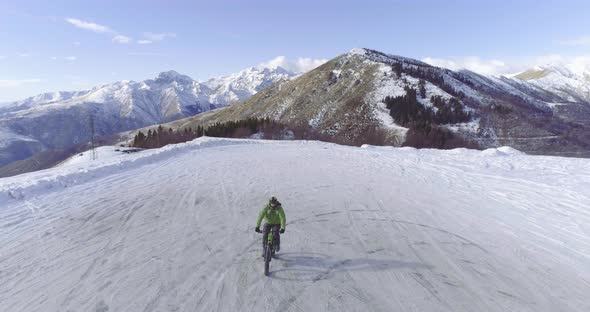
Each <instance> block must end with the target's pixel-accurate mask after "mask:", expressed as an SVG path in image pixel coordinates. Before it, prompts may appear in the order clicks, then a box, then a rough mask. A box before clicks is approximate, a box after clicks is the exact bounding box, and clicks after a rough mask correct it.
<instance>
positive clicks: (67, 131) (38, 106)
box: [0, 67, 294, 167]
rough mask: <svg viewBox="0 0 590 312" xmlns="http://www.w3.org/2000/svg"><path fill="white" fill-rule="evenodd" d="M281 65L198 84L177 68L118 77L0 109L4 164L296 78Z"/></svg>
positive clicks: (235, 98) (216, 105) (218, 104)
mask: <svg viewBox="0 0 590 312" xmlns="http://www.w3.org/2000/svg"><path fill="white" fill-rule="evenodd" d="M293 75H294V74H293V73H290V72H288V71H286V70H284V69H282V68H280V67H278V68H273V69H267V68H261V69H259V68H249V69H246V70H244V71H241V72H239V73H237V74H233V75H230V76H227V77H220V78H213V79H210V80H208V81H206V82H198V81H195V80H193V79H192V78H190V77H188V76H186V75H182V74H179V73H177V72H175V71H168V72H162V73H160V74H159V75H158V76H157V77H156V78H154V79H148V80H144V81H140V82H134V81H127V80H124V81H120V82H116V83H112V84H105V85H101V86H97V87H95V88H93V89H91V90H87V91H79V92H55V93H45V94H41V95H38V96H35V97H31V98H28V99H26V100H23V101H18V102H14V103H11V104H7V105H3V106H2V107H0V132H2V133H3V134H2V136H0V167H1V166H3V165H6V164H8V163H10V162H12V161H15V160H20V159H23V158H27V157H29V156H31V155H33V154H35V153H37V152H40V151H42V150H45V149H67V148H69V147H71V146H72V145H74V144H78V143H82V142H86V141H88V139H89V137H90V126H89V117H90V116H91V115H92V116H94V118H95V127H96V134H97V135H99V136H105V135H112V134H115V133H118V132H121V131H127V130H131V129H137V128H140V127H144V126H149V125H154V124H159V123H165V122H169V121H172V120H176V119H179V118H183V117H187V116H192V115H195V114H198V113H200V112H204V111H208V110H210V109H213V108H219V107H223V106H227V105H229V104H230V103H233V102H235V101H241V100H245V99H247V98H248V97H250V96H252V95H253V94H255V93H256V92H257V91H259V90H261V89H262V88H264V87H266V86H268V85H270V84H272V83H273V82H276V81H279V80H282V79H288V78H289V77H291V76H293Z"/></svg>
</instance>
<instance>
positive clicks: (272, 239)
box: [262, 226, 279, 276]
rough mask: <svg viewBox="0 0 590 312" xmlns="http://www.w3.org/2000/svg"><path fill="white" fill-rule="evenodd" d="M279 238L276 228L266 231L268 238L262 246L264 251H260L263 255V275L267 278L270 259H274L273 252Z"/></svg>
mask: <svg viewBox="0 0 590 312" xmlns="http://www.w3.org/2000/svg"><path fill="white" fill-rule="evenodd" d="M278 236H279V230H278V227H276V226H274V227H272V228H271V229H270V230H269V231H268V237H267V240H266V244H264V247H263V248H264V249H263V250H262V254H263V255H264V275H265V276H269V274H270V273H269V270H270V261H271V259H272V258H274V257H275V252H276V249H277V244H278V240H277V239H276V238H277V237H278Z"/></svg>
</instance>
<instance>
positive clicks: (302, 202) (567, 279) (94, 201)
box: [0, 138, 590, 312]
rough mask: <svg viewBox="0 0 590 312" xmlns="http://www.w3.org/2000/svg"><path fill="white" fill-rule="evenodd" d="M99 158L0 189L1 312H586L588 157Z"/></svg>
mask: <svg viewBox="0 0 590 312" xmlns="http://www.w3.org/2000/svg"><path fill="white" fill-rule="evenodd" d="M98 152H99V153H101V155H103V156H102V157H100V158H99V160H98V161H95V162H92V161H90V162H84V159H83V158H84V156H80V157H78V156H77V157H76V158H77V159H76V161H71V162H69V164H65V165H64V166H61V167H58V168H53V169H49V170H44V171H40V172H33V173H28V174H24V175H20V176H17V177H11V178H6V179H0V207H1V208H2V209H0V229H2V232H1V233H2V234H1V235H0V268H1V270H0V280H1V281H2V282H1V283H0V302H1V303H2V309H1V310H3V311H22V312H34V311H103V312H104V311H232V312H233V311H285V312H288V311H338V312H342V311H425V312H428V311H454V312H462V311H490V312H492V311H502V312H504V311H521V312H532V311H535V312H542V311H563V312H569V311H572V312H574V311H575V312H583V311H590V297H589V296H588V294H589V293H590V283H589V282H588V281H590V231H589V225H590V214H589V213H588V209H587V207H590V193H588V185H590V175H588V168H589V166H590V160H589V159H579V158H562V157H545V156H528V155H522V154H521V153H519V152H518V151H514V150H513V149H510V148H505V147H503V148H497V149H489V150H486V151H474V150H466V149H457V150H451V151H441V150H431V149H423V150H416V149H413V148H391V147H382V148H377V147H371V146H369V147H366V148H357V147H347V146H339V145H335V144H328V143H321V142H310V141H298V142H297V141H295V142H288V141H282V142H278V141H260V140H259V141H250V140H227V139H211V138H201V139H198V140H195V141H193V142H189V143H184V144H179V145H170V146H167V147H164V148H161V149H155V150H146V151H142V152H139V153H136V154H129V155H123V154H121V155H119V156H118V157H117V156H116V155H113V152H114V151H112V150H103V149H100V150H99V151H98ZM78 158H81V159H78ZM86 159H88V158H86ZM78 160H80V161H78ZM285 177H288V178H285ZM273 195H274V196H277V197H278V198H279V200H280V201H281V202H282V204H283V207H284V208H285V211H286V216H287V227H286V232H285V234H283V235H282V236H281V250H280V252H279V253H278V259H274V260H272V262H271V266H270V271H271V275H270V277H265V276H264V275H263V262H262V258H261V257H260V253H261V246H260V244H261V237H260V235H259V234H257V233H254V225H255V221H256V216H257V214H258V212H259V209H260V208H262V206H263V205H264V204H265V203H266V202H267V201H268V198H269V197H270V196H273Z"/></svg>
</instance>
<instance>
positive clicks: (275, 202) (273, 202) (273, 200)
mask: <svg viewBox="0 0 590 312" xmlns="http://www.w3.org/2000/svg"><path fill="white" fill-rule="evenodd" d="M268 202H269V204H270V206H271V207H272V208H275V207H276V206H278V205H279V201H278V200H277V198H276V197H274V196H273V197H271V198H270V200H269V201H268Z"/></svg>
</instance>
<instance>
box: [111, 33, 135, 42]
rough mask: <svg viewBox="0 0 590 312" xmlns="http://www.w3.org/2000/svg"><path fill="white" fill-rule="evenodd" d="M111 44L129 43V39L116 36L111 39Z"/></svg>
mask: <svg viewBox="0 0 590 312" xmlns="http://www.w3.org/2000/svg"><path fill="white" fill-rule="evenodd" d="M113 42H115V43H121V44H127V43H130V42H131V38H129V37H127V36H123V35H116V36H115V37H113Z"/></svg>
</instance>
